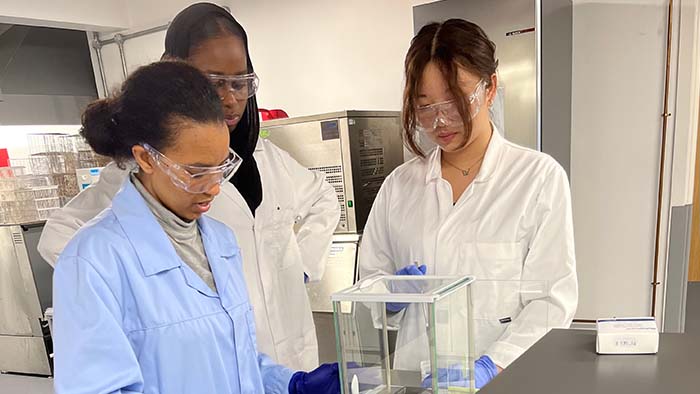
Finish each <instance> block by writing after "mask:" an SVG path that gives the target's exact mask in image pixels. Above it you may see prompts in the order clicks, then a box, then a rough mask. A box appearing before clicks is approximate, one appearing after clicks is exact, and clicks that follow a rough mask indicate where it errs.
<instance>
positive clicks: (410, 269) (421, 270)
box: [386, 264, 428, 313]
mask: <svg viewBox="0 0 700 394" xmlns="http://www.w3.org/2000/svg"><path fill="white" fill-rule="evenodd" d="M427 271H428V267H426V266H425V264H423V265H421V266H420V267H416V266H415V265H407V266H405V267H403V268H401V269H400V270H398V271H396V274H395V275H425V273H426V272H427ZM407 306H408V304H404V303H400V302H388V303H387V304H386V310H388V311H389V312H392V313H396V312H399V311H402V310H403V309H405V308H406V307H407Z"/></svg>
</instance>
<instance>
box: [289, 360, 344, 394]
mask: <svg viewBox="0 0 700 394" xmlns="http://www.w3.org/2000/svg"><path fill="white" fill-rule="evenodd" d="M316 393H318V394H340V377H339V375H338V363H332V364H323V365H321V366H320V367H318V368H316V369H314V370H313V371H311V372H302V371H299V372H297V373H295V374H294V375H292V379H291V380H290V381H289V394H316Z"/></svg>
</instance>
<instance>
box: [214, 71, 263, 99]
mask: <svg viewBox="0 0 700 394" xmlns="http://www.w3.org/2000/svg"><path fill="white" fill-rule="evenodd" d="M207 77H208V78H209V80H210V81H211V83H212V85H214V87H215V88H216V92H217V93H219V97H220V98H221V99H222V100H223V99H225V98H226V96H228V95H229V94H232V95H233V97H234V98H235V99H236V100H247V99H249V98H251V97H253V96H254V95H255V93H256V92H257V91H258V86H259V84H260V80H259V79H258V76H257V75H256V74H255V73H250V74H243V75H219V74H207Z"/></svg>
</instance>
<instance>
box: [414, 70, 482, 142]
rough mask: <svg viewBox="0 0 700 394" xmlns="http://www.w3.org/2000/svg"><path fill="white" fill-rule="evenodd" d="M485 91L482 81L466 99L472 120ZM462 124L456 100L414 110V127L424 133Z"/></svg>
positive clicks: (479, 106)
mask: <svg viewBox="0 0 700 394" xmlns="http://www.w3.org/2000/svg"><path fill="white" fill-rule="evenodd" d="M485 89H486V81H484V80H483V79H482V80H480V81H479V83H477V84H476V87H475V88H474V91H472V93H471V94H470V95H469V97H467V102H468V103H469V107H470V113H471V118H472V119H474V117H476V115H477V114H478V113H479V110H480V109H481V104H482V97H483V95H484V91H485ZM463 123H464V122H463V121H462V116H461V115H460V114H459V107H457V100H449V101H443V102H440V103H435V104H430V105H424V106H420V107H418V108H416V126H417V128H418V130H420V131H423V132H426V133H432V132H435V129H437V128H438V127H449V126H459V125H462V124H463Z"/></svg>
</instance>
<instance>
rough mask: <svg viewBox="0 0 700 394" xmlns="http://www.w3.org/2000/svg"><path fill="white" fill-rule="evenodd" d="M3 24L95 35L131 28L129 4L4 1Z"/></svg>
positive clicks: (116, 0) (0, 7) (115, 0)
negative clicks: (69, 30) (127, 11)
mask: <svg viewBox="0 0 700 394" xmlns="http://www.w3.org/2000/svg"><path fill="white" fill-rule="evenodd" d="M0 23H9V24H23V25H34V26H48V27H59V28H67V29H76V30H95V31H110V30H121V29H125V28H127V27H129V25H130V23H129V19H128V16H127V13H126V6H125V0H2V1H0Z"/></svg>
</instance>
